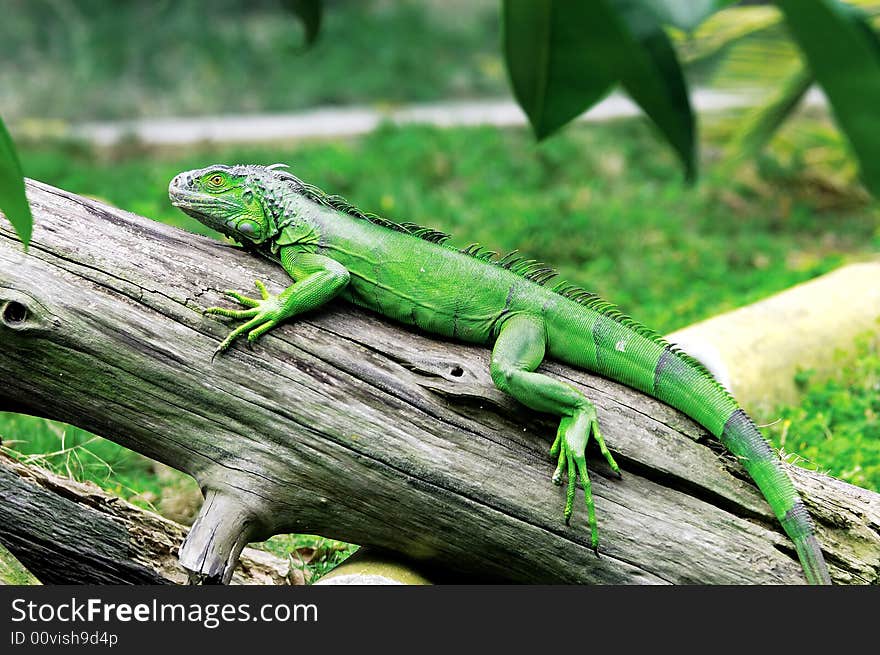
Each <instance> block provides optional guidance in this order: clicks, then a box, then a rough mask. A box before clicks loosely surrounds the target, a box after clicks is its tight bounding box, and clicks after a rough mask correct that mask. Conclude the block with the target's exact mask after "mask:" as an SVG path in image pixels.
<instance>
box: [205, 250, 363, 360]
mask: <svg viewBox="0 0 880 655" xmlns="http://www.w3.org/2000/svg"><path fill="white" fill-rule="evenodd" d="M280 255H281V265H282V266H284V270H286V271H287V273H288V275H290V277H291V278H293V280H294V283H293V284H291V285H290V286H289V287H287V288H286V289H285V290H284V291H282V292H281V293H279V294H277V295H272V294H270V293H269V292H268V290H267V289H266V287H265V285H264V284H263V283H262V282H260V281H259V280H256V281H255V282H254V284H255V285H256V286H257V289H259V291H260V296H261V298H259V299H257V298H250V297H248V296H245V295H243V294H240V293H238V292H237V291H232V290H228V289H227V290H226V291H224V293H225V294H226V295H227V296H229V297H230V298H233V299H234V300H236V301H238V302H239V303H241V304H242V305H244V306H245V307H247V308H248V309H227V308H225V307H208V308H207V309H205V310H204V313H205V314H216V315H218V316H225V317H227V318H235V319H249V320H248V321H247V322H246V323H244V324H243V325H240V326H238V327H237V328H235V329H234V330H233V331H232V332H230V333H229V336H227V337H226V338H225V339H224V340H223V341H222V342H221V343H220V345H219V346H217V349H216V350H215V351H214V356H216V355H217V354H218V353H222V352H223V351H225V350H226V349H227V348H229V346H231V345H232V342H233V341H235V340H236V339H237V338H238V337H240V336H241V335H242V334H244V333H245V332H247V334H248V336H247V338H248V341H250V342H253V341H254V340H256V339H258V338H259V337H260V336H261V335H263V334H265V333H266V332H268V331H269V330H271V329H272V328H274V327H275V326H277V325H278V324H279V323H281V322H282V321H284V320H286V319H288V318H290V317H291V316H294V315H296V314H301V313H303V312H306V311H308V310H310V309H314V308H316V307H320V306H321V305H323V304H324V303H326V302H327V301H328V300H330V299H331V298H333V297H334V296H336V295H337V294H339V292H340V291H342V290H343V289H344V288H345V287H346V285H347V284H348V280H349V273H348V270H346V268H345V267H344V266H343V265H342V264H340V263H339V262H337V261H335V260H333V259H330V258H329V257H324V256H322V255H315V254H311V253H304V252H297V251H295V250H294V249H293V248H291V247H286V248H282V249H281V252H280ZM212 359H213V357H212Z"/></svg>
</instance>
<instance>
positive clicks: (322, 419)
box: [0, 182, 880, 583]
mask: <svg viewBox="0 0 880 655" xmlns="http://www.w3.org/2000/svg"><path fill="white" fill-rule="evenodd" d="M28 191H29V197H30V200H31V203H32V207H33V211H34V215H35V234H34V239H33V242H32V245H31V247H30V250H29V252H28V253H27V254H24V253H23V252H22V250H21V246H20V244H19V243H18V242H17V241H16V240H15V239H14V237H13V235H12V234H11V232H8V231H5V232H0V339H2V342H3V348H2V349H0V374H2V375H3V376H4V378H5V379H6V384H4V385H3V388H2V389H0V408H6V409H11V410H12V411H20V412H27V413H32V414H37V415H41V416H47V417H49V418H54V419H59V420H62V421H66V422H69V423H73V424H75V425H79V426H81V427H83V428H86V429H88V430H91V431H93V432H95V433H97V434H101V435H103V436H105V437H108V438H110V439H113V440H114V441H117V442H119V443H121V444H123V445H125V446H127V447H129V448H131V449H133V450H136V451H139V452H141V453H143V454H145V455H147V456H149V457H152V458H154V459H158V460H160V461H162V462H164V463H166V464H169V465H170V466H173V467H175V468H178V469H180V470H183V471H186V472H188V473H190V474H192V475H193V476H195V478H196V479H197V480H198V481H199V483H200V485H201V487H202V489H203V490H205V491H206V493H207V498H208V500H207V502H206V503H205V504H204V506H203V509H202V513H201V515H200V518H199V520H198V521H197V522H196V524H195V525H194V526H193V528H192V530H191V532H190V534H189V536H188V538H187V540H186V542H185V544H184V546H183V548H182V550H181V553H180V558H181V562H182V563H183V565H184V566H185V567H186V568H187V569H189V570H191V571H192V572H193V573H194V574H195V575H196V576H201V577H205V578H209V579H228V577H229V575H230V573H231V570H232V568H231V567H232V564H234V562H235V561H236V558H237V556H238V551H239V550H240V548H241V547H242V546H243V545H244V544H245V543H246V542H247V541H250V540H256V539H262V538H266V537H268V536H269V535H272V534H275V533H278V532H302V533H310V534H322V535H326V536H328V537H335V538H338V539H342V540H345V541H349V542H353V543H358V544H366V545H374V546H378V547H381V548H385V549H389V550H393V551H397V552H401V553H404V554H405V555H407V556H409V557H412V558H414V559H416V560H423V561H431V562H434V563H436V564H439V565H441V566H443V567H446V568H447V569H449V570H452V571H456V572H460V573H463V574H466V575H469V576H471V579H474V576H476V577H477V578H479V579H491V580H514V581H521V582H544V583H551V582H582V583H664V582H669V583H688V582H701V583H744V582H750V583H799V582H801V581H802V580H803V577H802V574H801V570H800V566H799V565H798V563H797V562H796V560H795V559H794V558H793V552H792V548H791V545H790V542H789V541H788V539H787V538H786V537H785V536H784V534H782V532H781V531H780V529H779V527H778V525H777V523H776V521H775V519H773V517H772V515H771V513H770V510H769V507H768V506H767V504H766V502H765V501H764V500H763V498H762V497H761V496H760V494H759V493H758V491H757V490H756V488H755V487H754V486H753V485H752V484H751V483H750V482H748V481H747V479H746V476H745V475H744V473H743V471H742V470H741V469H740V467H739V466H738V464H737V463H736V462H735V461H733V460H732V458H730V457H729V456H727V455H725V454H724V453H723V452H721V450H720V448H719V446H718V444H717V443H716V442H715V441H714V440H713V439H711V438H709V436H708V435H707V433H706V432H705V431H704V430H703V429H702V428H700V427H699V426H697V425H696V424H694V423H693V422H692V421H690V420H689V419H687V418H686V417H684V416H683V415H681V414H680V413H678V412H676V411H674V410H673V409H671V408H669V407H668V406H666V405H664V404H662V403H659V402H657V401H654V400H652V399H650V398H647V397H645V396H643V395H641V394H639V393H637V392H635V391H633V390H631V389H628V388H626V387H623V386H621V385H618V384H614V383H612V382H609V381H607V380H604V379H601V378H598V377H595V376H591V375H588V374H586V373H583V372H579V371H575V370H572V369H571V368H568V367H565V366H561V365H558V364H555V363H552V362H550V363H547V364H546V365H544V366H543V370H545V371H547V372H548V373H549V374H551V375H554V376H558V377H560V378H564V379H566V380H568V381H570V382H571V383H572V384H575V385H576V386H579V387H581V388H583V389H584V390H585V391H586V393H587V394H588V395H589V396H590V397H591V398H592V399H593V400H594V402H595V403H596V405H597V408H598V411H599V419H600V421H601V423H602V425H603V431H604V434H605V435H606V439H607V441H608V443H609V446H610V447H611V449H612V450H613V451H614V454H615V457H616V458H617V461H618V462H619V463H620V464H621V465H622V468H623V471H624V477H623V480H617V479H616V478H615V477H614V476H612V475H610V474H609V473H610V472H609V470H608V469H607V467H606V466H605V465H604V464H603V463H602V458H601V456H596V455H597V454H596V453H592V454H591V457H590V469H591V472H592V478H593V493H594V494H595V498H596V510H597V513H598V518H599V528H600V538H601V545H600V550H601V557H599V558H597V557H596V556H595V555H594V554H593V551H592V549H591V548H590V543H589V530H588V529H587V527H586V519H585V511H584V510H583V508H582V507H581V505H578V507H579V511H578V513H577V514H576V515H575V517H574V520H573V521H572V523H571V526H566V525H565V523H564V522H563V520H562V516H561V513H562V507H563V504H564V495H565V491H564V489H562V488H559V487H555V486H553V485H552V484H550V481H549V478H550V475H551V472H552V470H553V468H554V466H553V464H552V463H551V462H550V461H549V459H548V455H547V451H548V448H549V445H550V440H551V437H552V436H554V434H555V426H554V425H553V421H552V420H550V419H549V418H548V417H546V416H541V415H538V414H536V413H534V412H530V411H529V410H527V409H525V408H524V407H522V406H520V405H518V404H517V403H516V402H514V401H512V400H511V399H509V398H508V397H506V396H504V395H503V394H501V393H500V392H498V391H497V390H495V389H494V387H493V385H492V383H491V380H490V378H489V375H488V359H489V352H488V350H487V349H485V348H479V347H473V346H467V345H461V344H453V343H448V342H445V341H443V340H439V339H435V338H432V337H430V336H426V335H422V334H418V333H416V332H414V331H410V330H406V329H404V328H401V327H400V326H396V325H393V324H391V323H389V322H387V321H385V320H383V319H381V318H379V317H376V316H373V315H370V314H368V313H365V312H362V311H359V310H356V309H353V308H351V307H348V306H346V305H345V304H344V303H342V302H338V303H331V304H330V305H329V306H328V307H327V308H325V309H323V310H321V311H318V312H315V313H313V314H311V315H309V316H305V317H302V318H300V319H298V320H296V321H295V322H293V323H292V324H290V325H286V326H283V327H282V328H280V329H277V330H275V331H273V332H272V333H271V334H269V335H267V336H266V337H264V338H263V339H262V340H261V341H260V342H258V343H257V344H256V345H254V346H253V347H252V348H248V347H246V346H244V345H241V344H239V345H236V346H235V347H234V348H233V349H232V350H231V351H230V352H229V353H227V354H225V355H223V356H221V357H218V358H217V359H216V360H215V361H214V362H213V363H212V362H211V353H212V351H213V350H214V348H215V347H216V345H217V343H218V342H219V340H220V339H222V338H223V337H224V336H225V335H226V334H227V333H228V330H229V326H228V325H227V324H225V323H224V322H222V321H221V320H217V319H216V318H214V317H210V316H205V315H203V314H202V313H201V311H200V309H201V308H203V307H205V306H208V305H215V304H220V303H223V302H224V301H223V298H222V295H221V293H220V290H222V289H226V288H232V289H247V288H250V287H252V285H253V280H254V279H255V278H259V279H262V280H264V281H267V282H268V283H269V286H270V287H272V288H274V289H276V290H277V289H280V288H282V287H283V286H286V284H287V283H288V280H286V279H285V274H284V272H283V271H282V270H281V269H280V268H278V267H275V266H273V265H272V264H271V263H270V262H266V261H262V260H260V259H259V258H257V257H254V256H252V255H249V254H247V253H245V252H242V251H239V250H237V249H234V248H230V247H228V246H224V245H223V244H220V243H218V242H215V241H212V240H210V239H207V238H203V237H199V236H194V235H191V234H187V233H184V232H182V231H180V230H177V229H174V228H171V227H168V226H165V225H162V224H159V223H156V222H153V221H150V220H147V219H144V218H141V217H138V216H135V215H132V214H129V213H127V212H124V211H120V210H118V209H114V208H111V207H108V206H106V205H102V204H100V203H97V202H93V201H91V200H87V199H85V198H80V197H77V196H75V195H72V194H69V193H66V192H64V191H60V190H58V189H53V188H51V187H48V186H46V185H43V184H39V183H34V182H29V183H28ZM791 472H792V475H793V477H794V479H795V483H796V485H797V487H798V488H799V489H800V490H801V492H802V493H803V494H804V496H805V501H806V503H807V506H808V508H809V509H810V511H811V513H812V514H813V516H814V517H815V518H816V519H817V521H818V524H819V536H820V539H821V541H822V543H823V545H824V547H825V553H826V557H827V559H828V561H829V565H830V568H831V573H832V577H833V578H834V579H835V581H837V582H848V583H855V582H862V583H864V582H868V583H875V582H877V581H878V579H880V496H878V495H877V494H874V493H871V492H868V491H865V490H862V489H859V488H856V487H853V486H851V485H847V484H845V483H842V482H839V481H836V480H833V479H831V478H829V477H826V476H823V475H820V474H817V473H812V472H809V471H805V470H802V469H795V468H792V469H791ZM578 493H579V494H580V492H578ZM577 502H578V503H580V504H582V500H581V497H580V495H579V496H578V501H577Z"/></svg>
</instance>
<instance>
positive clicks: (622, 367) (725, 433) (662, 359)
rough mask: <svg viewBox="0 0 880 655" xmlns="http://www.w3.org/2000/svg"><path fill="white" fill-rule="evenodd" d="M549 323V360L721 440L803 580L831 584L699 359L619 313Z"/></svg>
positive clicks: (740, 420) (754, 442)
mask: <svg viewBox="0 0 880 655" xmlns="http://www.w3.org/2000/svg"><path fill="white" fill-rule="evenodd" d="M554 318H555V320H551V335H550V343H551V349H552V351H555V352H551V354H552V356H554V357H557V358H559V359H562V360H563V361H566V362H568V363H570V364H573V365H575V366H581V367H584V368H587V369H589V370H593V371H596V372H597V373H599V374H601V375H604V376H605V377H608V378H610V379H612V380H616V381H618V382H621V383H623V384H626V385H628V386H630V387H633V388H635V389H639V390H640V391H643V392H645V393H647V394H649V395H651V396H653V397H655V398H657V399H658V400H661V401H663V402H665V403H667V404H668V405H671V406H672V407H675V408H676V409H678V410H680V411H682V412H684V413H685V414H687V415H688V416H689V417H691V418H692V419H693V420H695V421H696V422H698V423H699V424H700V425H702V426H703V427H705V428H706V429H707V430H709V431H710V432H711V433H712V434H714V435H715V436H716V437H718V438H719V439H720V440H721V443H722V444H724V446H725V447H726V448H727V449H728V450H729V451H730V452H731V453H733V455H735V456H736V457H737V459H738V460H739V461H740V463H741V464H742V465H743V466H744V467H745V469H746V471H748V473H749V475H750V476H751V477H752V479H753V480H754V481H755V483H756V484H757V485H758V488H759V489H760V490H761V493H762V494H763V495H764V497H765V498H766V499H767V502H768V503H769V504H770V507H771V509H772V510H773V513H774V514H775V515H776V517H777V519H779V522H780V523H781V524H782V527H783V529H784V530H785V532H786V534H787V535H788V536H789V538H791V540H792V541H793V542H794V546H795V550H796V551H797V554H798V559H799V560H800V562H801V565H802V566H803V569H804V574H805V576H806V579H807V582H809V583H810V584H830V583H831V579H830V577H829V575H828V568H827V566H826V564H825V560H824V558H823V557H822V551H821V549H820V547H819V542H818V540H817V539H816V535H815V529H814V527H813V522H812V520H811V518H810V515H809V514H808V513H807V509H806V507H805V506H804V503H803V501H802V500H801V499H800V497H799V496H798V493H797V491H795V488H794V485H792V483H791V480H790V479H789V477H788V475H787V474H786V473H785V470H784V469H783V468H782V462H781V461H780V460H779V458H778V457H777V456H776V454H775V453H774V452H773V449H772V448H771V447H770V445H769V444H768V443H767V441H766V440H765V439H764V437H763V436H762V435H761V433H760V431H759V430H758V428H757V426H756V425H755V423H754V422H753V421H752V419H750V418H749V416H748V415H747V414H746V413H745V411H744V410H743V409H742V408H741V407H740V406H739V404H738V403H737V402H736V400H735V399H734V398H733V396H731V395H730V393H729V392H728V391H727V389H725V388H724V387H723V386H722V385H721V384H719V383H718V382H717V381H716V380H715V378H714V377H713V376H712V374H711V373H710V372H709V371H708V370H706V368H705V367H704V366H703V365H702V364H701V363H700V362H699V361H697V360H696V359H694V358H693V357H691V356H690V355H688V354H686V353H684V352H682V351H681V350H679V349H677V348H675V347H674V346H672V345H671V344H669V343H668V342H667V341H666V340H665V339H663V338H662V337H661V336H659V335H657V334H656V333H654V332H652V331H650V330H648V329H647V328H645V327H644V326H642V325H640V324H638V323H636V322H635V321H632V320H631V319H629V318H628V317H622V316H621V315H619V314H617V313H610V314H609V313H606V314H604V315H603V314H602V313H601V311H600V312H596V313H595V314H592V313H588V314H585V313H584V312H583V310H578V309H575V308H566V310H563V312H562V313H561V315H558V316H557V317H554ZM572 335H581V336H580V338H578V337H575V338H572ZM554 342H555V343H556V344H558V345H557V346H556V347H555V348H554V347H553V344H554Z"/></svg>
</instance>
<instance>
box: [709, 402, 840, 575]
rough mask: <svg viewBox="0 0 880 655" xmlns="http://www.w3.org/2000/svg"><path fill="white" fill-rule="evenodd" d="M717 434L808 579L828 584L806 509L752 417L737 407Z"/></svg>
mask: <svg viewBox="0 0 880 655" xmlns="http://www.w3.org/2000/svg"><path fill="white" fill-rule="evenodd" d="M718 436H720V438H721V443H723V444H724V445H725V447H726V448H727V449H728V450H730V451H731V452H732V453H733V454H734V455H736V456H737V458H738V459H739V460H740V462H741V463H742V465H743V466H744V467H745V469H746V470H747V471H748V472H749V475H751V476H752V479H753V480H754V481H755V483H756V484H757V485H758V488H759V489H760V490H761V492H762V493H763V494H764V496H765V497H766V498H767V501H768V502H769V503H770V507H771V508H772V509H773V512H774V514H776V518H778V519H779V522H780V523H781V524H782V528H783V529H784V530H785V532H786V534H788V536H789V537H790V538H791V540H792V541H793V542H794V547H795V550H796V551H797V554H798V559H799V560H800V562H801V566H803V569H804V574H805V575H806V578H807V582H808V583H809V584H831V578H830V577H829V576H828V567H827V566H826V565H825V559H824V558H823V557H822V551H821V549H820V547H819V542H818V540H817V539H816V535H815V531H814V528H813V521H812V519H811V518H810V515H809V514H808V513H807V508H806V507H805V506H804V503H803V501H802V500H801V499H800V497H799V496H798V494H797V491H795V489H794V485H792V483H791V480H790V479H789V477H788V475H786V473H785V471H784V470H783V469H782V466H781V464H780V462H779V459H778V458H777V457H776V455H775V454H774V453H773V450H772V449H771V448H770V445H769V444H768V443H767V442H766V441H765V440H764V437H763V436H762V435H761V433H760V432H759V431H758V428H757V426H756V425H755V423H754V422H753V421H752V419H750V418H749V417H748V415H747V414H746V413H745V412H744V411H743V410H742V409H739V408H738V409H736V410H734V411H733V413H732V414H731V415H730V417H729V418H728V419H727V421H726V422H725V424H724V429H723V432H722V434H721V435H718Z"/></svg>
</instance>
